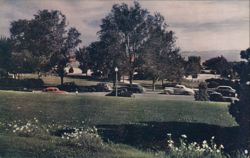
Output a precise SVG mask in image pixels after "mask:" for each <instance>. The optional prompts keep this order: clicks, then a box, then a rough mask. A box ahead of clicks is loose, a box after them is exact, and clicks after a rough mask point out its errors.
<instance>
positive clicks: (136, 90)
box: [126, 84, 146, 93]
mask: <svg viewBox="0 0 250 158" xmlns="http://www.w3.org/2000/svg"><path fill="white" fill-rule="evenodd" d="M126 89H127V90H128V91H131V92H132V93H144V92H145V91H146V89H145V88H144V87H142V86H141V85H139V84H132V85H129V86H128V87H126Z"/></svg>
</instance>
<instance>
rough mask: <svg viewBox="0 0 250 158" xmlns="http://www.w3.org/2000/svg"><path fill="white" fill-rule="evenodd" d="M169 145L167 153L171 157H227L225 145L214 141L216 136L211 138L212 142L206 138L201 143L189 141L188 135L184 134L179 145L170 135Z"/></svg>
mask: <svg viewBox="0 0 250 158" xmlns="http://www.w3.org/2000/svg"><path fill="white" fill-rule="evenodd" d="M168 136H169V138H168V147H167V154H168V155H171V157H197V158H198V157H203V158H204V157H207V158H211V157H216V158H225V157H226V156H224V154H223V151H222V150H223V148H224V147H223V145H219V146H218V145H216V144H215V143H214V137H212V138H211V140H210V142H207V141H206V140H204V141H203V142H202V143H201V144H198V143H196V142H192V143H188V142H187V136H186V135H182V138H180V145H177V144H176V143H175V142H174V141H173V140H172V138H171V135H168Z"/></svg>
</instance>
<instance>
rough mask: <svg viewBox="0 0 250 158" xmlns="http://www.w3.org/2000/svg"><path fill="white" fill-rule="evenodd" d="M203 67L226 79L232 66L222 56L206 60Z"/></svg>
mask: <svg viewBox="0 0 250 158" xmlns="http://www.w3.org/2000/svg"><path fill="white" fill-rule="evenodd" d="M203 65H204V66H206V67H208V68H210V69H212V70H215V71H216V72H217V73H218V74H221V75H222V76H224V77H228V75H230V74H231V70H232V64H230V63H229V62H228V61H227V59H226V58H225V57H224V56H219V57H215V58H211V59H209V60H206V61H205V62H204V63H203Z"/></svg>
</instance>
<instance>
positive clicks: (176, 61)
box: [141, 13, 184, 90]
mask: <svg viewBox="0 0 250 158" xmlns="http://www.w3.org/2000/svg"><path fill="white" fill-rule="evenodd" d="M149 28H150V29H149V31H150V34H149V36H148V40H147V42H146V43H145V46H144V48H143V49H142V50H141V51H142V52H143V53H144V54H143V56H142V57H141V58H142V59H141V61H142V63H143V64H142V65H143V71H144V72H145V74H147V76H149V77H150V78H151V79H152V81H153V84H152V85H153V87H152V88H153V90H155V83H156V82H157V81H158V80H159V79H168V80H177V81H179V80H180V79H181V78H182V76H183V73H182V70H183V66H184V65H183V61H184V60H183V58H182V57H181V55H180V54H179V49H178V48H177V47H176V45H175V39H176V37H175V36H174V33H173V31H167V24H166V23H165V19H164V17H163V16H161V15H160V14H158V13H157V14H155V15H154V16H151V17H150V21H149Z"/></svg>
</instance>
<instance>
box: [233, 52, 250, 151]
mask: <svg viewBox="0 0 250 158" xmlns="http://www.w3.org/2000/svg"><path fill="white" fill-rule="evenodd" d="M249 52H250V49H249V48H248V49H247V50H246V51H241V57H242V58H243V59H246V60H247V62H246V63H245V65H244V67H243V69H242V73H241V75H240V86H241V87H240V101H239V102H236V103H235V104H232V105H231V106H230V113H231V114H232V115H233V116H234V117H235V118H236V121H237V122H238V124H239V125H240V134H239V137H238V140H237V141H238V144H239V146H241V147H242V146H243V147H244V146H247V147H248V149H250V134H249V131H250V115H249V113H250V98H249V94H250V62H249V59H250V56H249V54H250V53H249Z"/></svg>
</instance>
